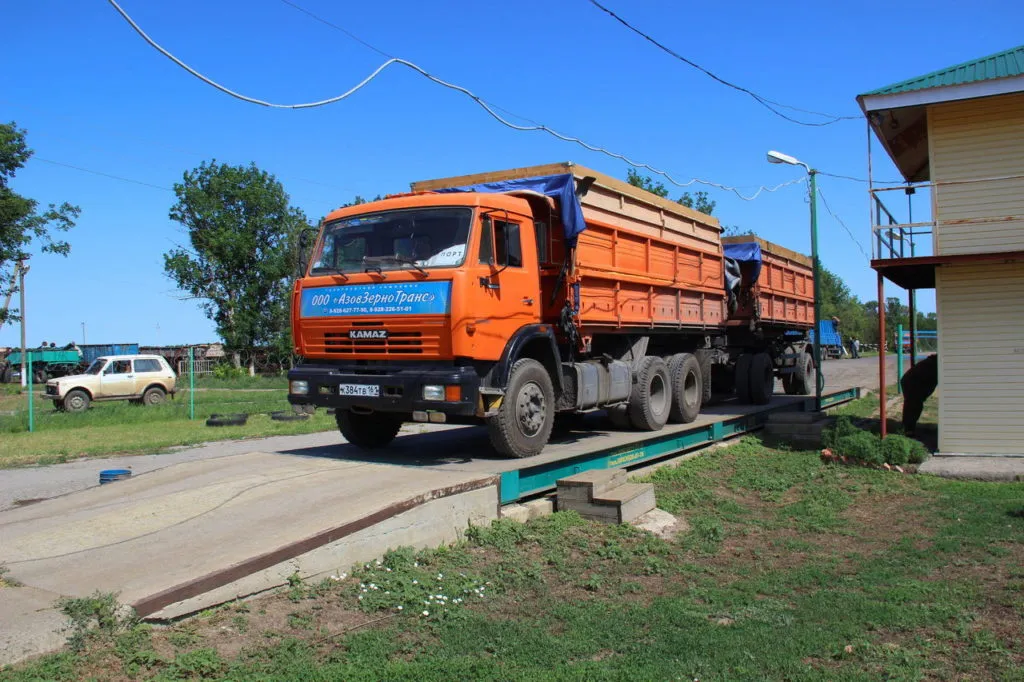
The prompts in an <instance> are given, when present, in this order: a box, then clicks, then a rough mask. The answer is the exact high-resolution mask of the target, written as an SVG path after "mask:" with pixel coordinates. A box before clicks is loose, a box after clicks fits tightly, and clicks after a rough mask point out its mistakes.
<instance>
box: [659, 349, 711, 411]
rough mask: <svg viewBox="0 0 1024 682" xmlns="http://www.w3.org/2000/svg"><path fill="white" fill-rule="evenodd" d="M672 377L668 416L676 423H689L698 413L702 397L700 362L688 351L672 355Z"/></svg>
mask: <svg viewBox="0 0 1024 682" xmlns="http://www.w3.org/2000/svg"><path fill="white" fill-rule="evenodd" d="M669 376H671V377H672V384H671V385H672V408H671V409H670V410H669V414H668V418H669V420H670V421H673V422H675V423H677V424H689V423H690V422H692V421H693V420H694V419H696V418H697V415H698V414H700V406H701V404H702V403H703V399H704V377H703V374H702V372H701V370H700V362H699V361H698V360H697V358H696V357H695V356H693V355H690V354H689V353H679V354H677V355H673V356H672V358H671V360H670V362H669Z"/></svg>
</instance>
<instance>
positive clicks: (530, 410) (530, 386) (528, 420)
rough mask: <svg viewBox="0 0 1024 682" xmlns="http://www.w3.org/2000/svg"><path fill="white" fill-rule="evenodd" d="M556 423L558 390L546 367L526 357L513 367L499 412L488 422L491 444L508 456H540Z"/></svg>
mask: <svg viewBox="0 0 1024 682" xmlns="http://www.w3.org/2000/svg"><path fill="white" fill-rule="evenodd" d="M554 422H555V389H554V387H553V386H552V384H551V377H550V376H549V375H548V371H547V370H546V369H544V365H542V364H540V363H539V362H537V361H536V360H534V359H532V358H522V359H520V360H517V361H516V363H515V364H514V365H512V372H511V373H510V374H509V379H508V387H507V388H506V389H505V397H504V399H503V400H502V401H501V405H499V406H498V413H497V414H496V415H494V416H493V417H489V418H488V419H487V433H488V435H489V436H490V438H491V445H493V446H494V449H495V450H497V451H498V452H500V453H501V454H503V455H505V456H508V457H532V456H533V455H539V454H540V452H541V450H543V449H544V446H545V445H547V444H548V439H549V438H550V437H551V428H552V427H553V426H554Z"/></svg>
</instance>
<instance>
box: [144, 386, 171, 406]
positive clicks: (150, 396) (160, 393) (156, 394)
mask: <svg viewBox="0 0 1024 682" xmlns="http://www.w3.org/2000/svg"><path fill="white" fill-rule="evenodd" d="M166 399H167V392H166V391H164V389H162V388H160V387H159V386H153V387H151V388H147V389H146V392H145V393H143V394H142V404H143V405H161V404H163V402H164V400H166Z"/></svg>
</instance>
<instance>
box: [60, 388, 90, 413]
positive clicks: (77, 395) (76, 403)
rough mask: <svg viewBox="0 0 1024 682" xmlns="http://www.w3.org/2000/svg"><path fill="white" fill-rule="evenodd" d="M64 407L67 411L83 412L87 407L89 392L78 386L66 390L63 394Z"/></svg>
mask: <svg viewBox="0 0 1024 682" xmlns="http://www.w3.org/2000/svg"><path fill="white" fill-rule="evenodd" d="M64 409H65V410H67V411H68V412H85V411H86V410H88V409H89V394H88V393H86V392H85V391H83V390H82V389H80V388H75V389H72V390H70V391H68V392H67V395H65V396H64Z"/></svg>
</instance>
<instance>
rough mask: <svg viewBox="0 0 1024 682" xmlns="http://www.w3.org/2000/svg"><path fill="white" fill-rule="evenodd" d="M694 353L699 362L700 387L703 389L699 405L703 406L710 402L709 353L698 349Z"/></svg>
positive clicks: (710, 363)
mask: <svg viewBox="0 0 1024 682" xmlns="http://www.w3.org/2000/svg"><path fill="white" fill-rule="evenodd" d="M694 355H696V356H697V362H698V363H700V376H701V388H702V389H703V391H702V394H701V398H700V405H701V407H704V406H705V405H707V404H708V403H710V402H711V365H712V362H711V353H709V352H707V351H704V350H698V351H697V352H696V353H694Z"/></svg>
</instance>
